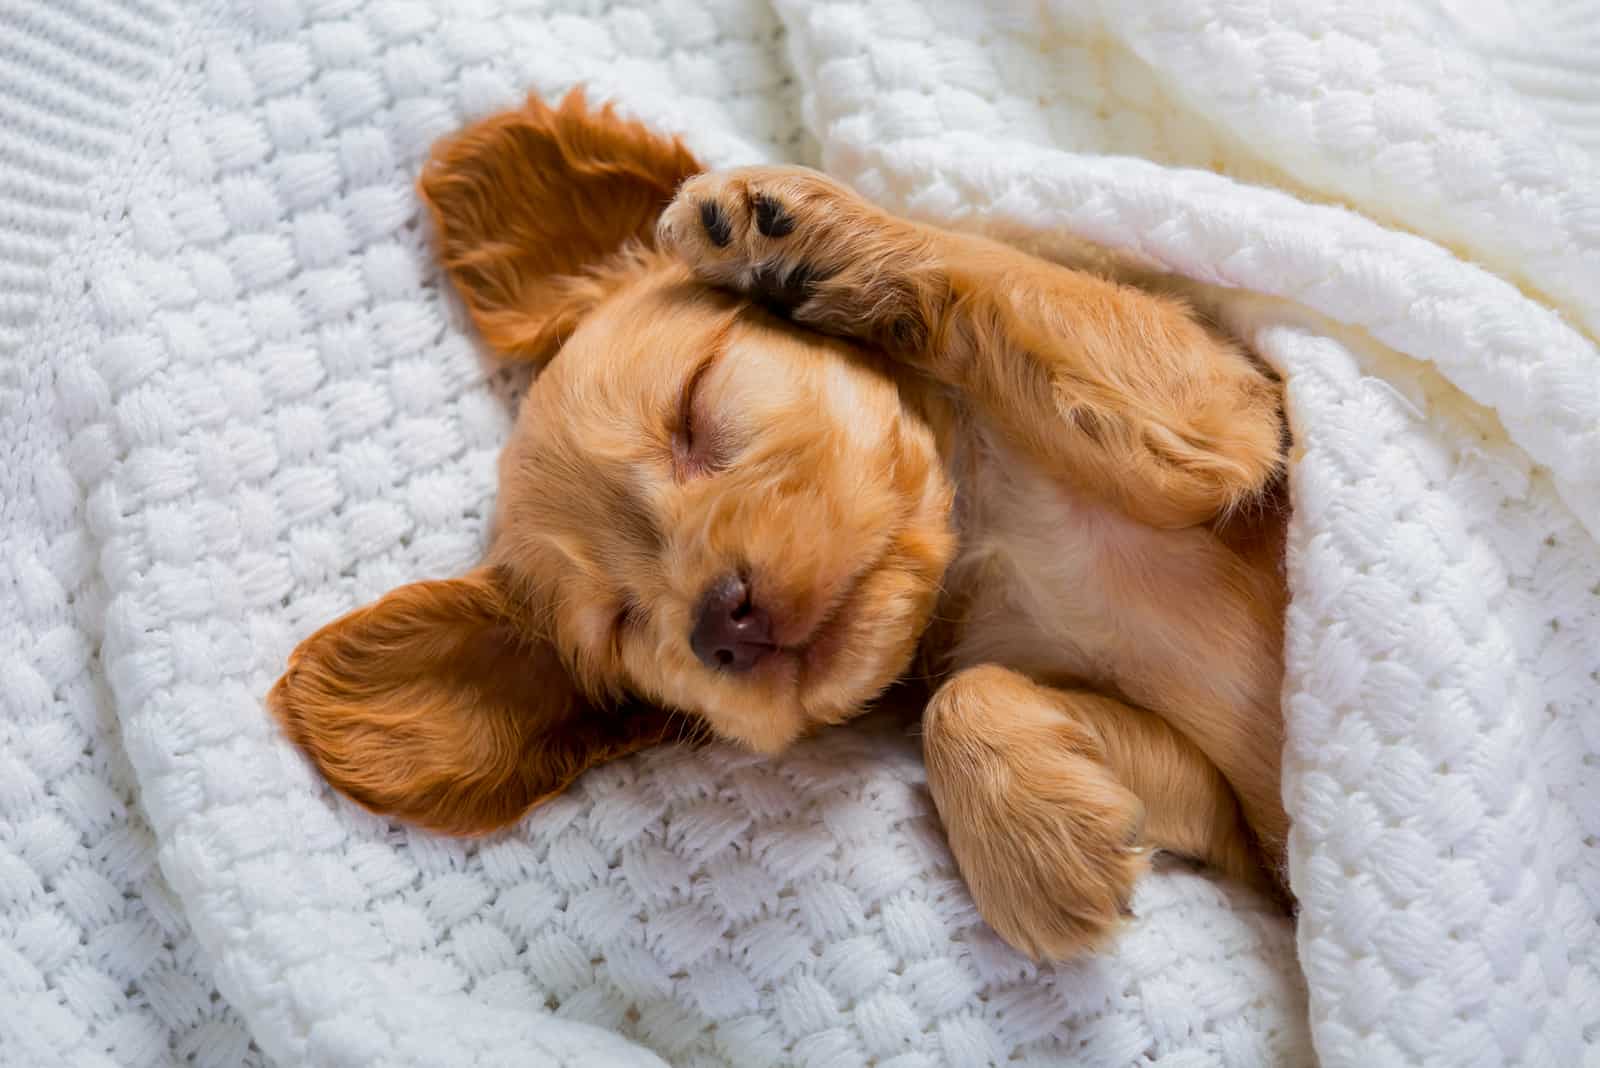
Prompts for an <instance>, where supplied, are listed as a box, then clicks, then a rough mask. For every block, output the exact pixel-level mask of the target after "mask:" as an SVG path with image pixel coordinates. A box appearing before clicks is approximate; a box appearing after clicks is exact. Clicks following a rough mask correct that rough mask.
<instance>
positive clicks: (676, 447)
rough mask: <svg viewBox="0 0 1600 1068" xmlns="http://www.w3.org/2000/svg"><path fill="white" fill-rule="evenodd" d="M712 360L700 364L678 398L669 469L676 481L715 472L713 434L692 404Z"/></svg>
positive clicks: (714, 434) (714, 442)
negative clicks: (670, 466)
mask: <svg viewBox="0 0 1600 1068" xmlns="http://www.w3.org/2000/svg"><path fill="white" fill-rule="evenodd" d="M714 362H715V357H714V356H713V357H711V358H709V359H706V360H703V361H701V363H700V365H699V366H698V367H696V368H695V369H694V371H693V372H692V373H691V374H690V375H689V377H688V378H687V379H685V380H684V383H683V389H682V391H681V392H680V393H679V395H678V410H677V414H676V418H675V426H674V429H673V432H672V466H673V470H674V472H675V473H676V475H677V477H678V478H680V479H684V478H693V477H694V476H696V475H703V474H706V473H707V472H709V471H713V470H715V469H716V449H715V445H716V440H715V439H716V432H715V428H714V427H708V426H707V425H705V422H704V419H703V413H702V412H701V411H700V410H699V408H698V406H697V405H696V403H695V401H696V397H697V396H698V395H699V391H700V383H701V382H702V381H703V380H704V378H705V376H706V372H707V371H709V370H710V369H711V365H712V364H713V363H714Z"/></svg>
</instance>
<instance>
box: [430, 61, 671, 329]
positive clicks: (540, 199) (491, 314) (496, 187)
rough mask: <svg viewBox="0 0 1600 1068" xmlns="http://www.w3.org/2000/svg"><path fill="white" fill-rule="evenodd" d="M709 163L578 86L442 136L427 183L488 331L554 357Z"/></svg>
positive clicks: (450, 262) (439, 228) (451, 259)
mask: <svg viewBox="0 0 1600 1068" xmlns="http://www.w3.org/2000/svg"><path fill="white" fill-rule="evenodd" d="M701 170H702V168H701V166H700V163H699V161H698V160H696V159H695V158H694V156H693V155H692V154H691V153H690V152H689V150H688V149H687V148H685V147H684V146H683V144H682V143H681V142H679V141H678V140H676V139H675V138H667V137H663V136H661V135H660V134H657V133H654V132H653V131H651V130H650V129H649V128H647V127H645V126H644V125H642V124H640V123H637V122H632V121H627V120H624V119H621V118H619V117H618V116H617V114H616V112H615V111H614V110H613V108H612V107H611V106H610V105H606V106H605V107H603V108H600V109H598V110H596V109H593V108H591V107H589V105H588V103H587V101H586V100H585V99H584V95H583V91H582V90H581V89H574V90H573V91H572V92H570V93H568V94H567V96H566V98H565V99H563V100H562V101H561V104H560V105H559V106H558V107H556V108H553V109H552V108H550V107H548V106H546V105H545V104H544V103H543V102H542V101H540V100H538V99H537V98H533V97H530V98H529V100H528V102H527V104H525V105H524V106H523V107H521V108H518V109H516V110H515V111H507V112H503V113H501V114H498V115H493V116H491V117H489V118H487V119H483V120H481V121H479V122H477V123H474V124H473V125H471V126H469V127H467V128H466V129H465V130H463V131H461V132H460V133H459V134H456V135H455V136H453V137H450V138H448V139H447V140H445V141H442V142H440V143H439V144H438V145H437V146H435V148H434V150H433V154H432V156H431V158H430V159H429V161H428V163H427V164H426V166H425V167H424V169H423V172H422V177H421V179H420V181H419V183H418V186H419V189H420V191H421V194H422V199H423V201H424V203H426V204H427V206H428V210H429V211H430V213H431V214H432V217H433V225H434V229H435V232H436V234H437V240H438V253H439V258H440V260H441V261H442V262H443V264H444V267H445V271H446V273H447V274H448V275H449V276H450V279H451V281H452V282H453V283H454V284H455V287H456V288H457V289H458V290H459V291H460V293H461V295H462V297H463V298H464V299H465V300H466V304H467V308H468V309H469V311H470V312H471V314H472V318H473V321H474V322H475V323H476V324H477V327H478V331H479V333H481V334H482V335H483V338H484V340H485V341H486V342H487V343H488V344H489V345H490V346H491V347H492V348H494V349H495V350H496V351H498V352H499V353H500V354H501V355H503V356H507V357H510V358H515V359H529V360H535V361H543V360H546V359H548V358H549V357H550V356H551V355H553V353H554V351H555V349H556V348H557V347H558V346H559V343H560V339H561V338H563V337H564V336H565V335H566V334H568V333H570V332H571V329H572V327H573V326H575V325H576V324H577V321H578V320H579V319H580V318H582V316H583V315H584V314H586V313H587V312H588V310H589V309H591V308H592V307H593V306H594V305H595V304H596V303H598V302H599V301H600V300H602V299H604V297H605V295H606V294H607V293H609V292H611V291H612V290H614V289H615V288H616V286H617V285H618V284H620V282H621V281H624V280H626V278H627V277H630V276H631V275H632V273H633V271H634V270H636V269H637V268H638V267H639V256H638V255H637V253H638V252H639V251H640V250H647V249H650V248H652V247H653V246H654V242H655V224H656V219H657V217H658V216H660V214H661V211H662V209H663V208H665V207H666V205H667V202H668V201H670V200H671V199H672V196H673V193H674V192H676V190H677V188H678V186H679V185H680V184H681V183H682V182H683V181H684V179H686V178H688V177H690V176H691V175H694V174H697V173H699V172H700V171H701ZM630 252H631V253H632V254H631V255H630Z"/></svg>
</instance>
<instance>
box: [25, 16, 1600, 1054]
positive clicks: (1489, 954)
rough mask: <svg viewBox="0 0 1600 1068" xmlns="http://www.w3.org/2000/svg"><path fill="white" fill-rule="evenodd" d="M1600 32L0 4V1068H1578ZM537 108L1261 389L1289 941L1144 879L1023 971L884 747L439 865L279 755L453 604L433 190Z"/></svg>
mask: <svg viewBox="0 0 1600 1068" xmlns="http://www.w3.org/2000/svg"><path fill="white" fill-rule="evenodd" d="M984 7H989V8H992V9H993V10H992V11H990V12H989V13H987V14H985V13H983V11H982V8H984ZM1597 26H1600V9H1597V8H1596V5H1595V4H1594V2H1593V0H1548V2H1546V3H1544V4H1542V5H1530V4H1516V5H1512V4H1496V5H1477V6H1476V7H1474V4H1472V3H1469V2H1467V0H1459V2H1443V0H1441V2H1439V3H1429V2H1428V0H1414V2H1413V3H1412V4H1410V5H1406V4H1390V5H1379V4H1374V3H1370V2H1368V0H1291V2H1276V0H1275V2H1271V3H1269V2H1267V0H1147V2H1142V3H1122V2H1119V0H1101V2H1093V0H1077V2H1069V0H1048V2H1040V3H1031V4H1028V5H1021V4H1016V5H1013V4H999V3H996V4H990V5H978V4H969V3H959V2H955V0H951V2H949V3H938V2H934V0H837V2H828V3H806V2H802V0H779V2H778V3H777V6H776V10H773V9H772V8H771V7H770V6H769V5H768V3H766V2H765V0H661V2H660V3H651V2H646V0H636V2H632V3H629V2H626V0H461V2H455V3H449V2H444V0H437V2H429V0H372V2H356V0H212V2H209V3H196V4H189V5H181V6H180V5H178V4H176V3H169V2H168V0H51V2H48V3H44V2H37V0H0V518H3V526H0V538H3V542H0V546H3V550H4V551H3V556H0V576H3V581H0V1065H5V1066H12V1065H19V1066H20V1065H58V1064H59V1065H73V1066H76V1065H117V1066H143V1065H165V1064H187V1063H193V1064H198V1065H216V1066H232V1065H240V1064H248V1065H258V1064H265V1063H269V1062H276V1063H280V1064H283V1065H364V1064H385V1065H455V1064H508V1065H554V1066H577V1065H585V1066H588V1065H600V1066H607V1068H609V1066H614V1065H616V1066H621V1065H643V1064H659V1063H660V1060H658V1059H657V1058H660V1059H661V1060H665V1061H668V1062H670V1063H673V1064H676V1065H713V1064H718V1065H733V1066H737V1068H751V1066H757V1065H767V1064H772V1065H779V1064H798V1065H810V1066H816V1068H833V1066H847V1065H858V1064H859V1065H866V1064H876V1065H880V1066H891V1065H892V1066H894V1068H913V1066H934V1065H953V1066H958V1068H965V1066H968V1065H979V1064H988V1063H1000V1062H1006V1063H1011V1062H1018V1063H1033V1064H1067V1065H1074V1064H1076V1065H1092V1066H1114V1065H1124V1064H1139V1065H1148V1064H1161V1065H1168V1066H1175V1065H1233V1066H1247V1065H1265V1064H1302V1063H1309V1062H1311V1061H1312V1060H1313V1059H1314V1058H1317V1057H1319V1058H1320V1059H1321V1060H1322V1061H1323V1062H1324V1063H1326V1064H1329V1065H1348V1066H1351V1068H1369V1066H1385V1065H1438V1066H1441V1068H1445V1066H1448V1068H1457V1066H1461V1065H1485V1066H1487V1065H1501V1064H1507V1065H1509V1064H1519V1065H1577V1064H1591V1065H1592V1064H1600V849H1597V847H1596V842H1597V839H1600V774H1596V771H1595V765H1596V764H1597V763H1600V714H1597V713H1600V707H1597V706H1600V696H1597V695H1600V685H1597V683H1600V675H1597V672H1600V548H1597V541H1596V538H1597V535H1600V483H1597V475H1600V354H1597V351H1596V345H1595V338H1596V337H1597V336H1600V181H1597V166H1596V163H1595V160H1594V158H1593V157H1591V156H1590V155H1588V154H1587V153H1586V151H1585V149H1583V148H1582V147H1581V146H1583V145H1590V146H1593V145H1600V138H1597V137H1596V134H1597V132H1600V112H1597V110H1596V108H1597V104H1600V89H1597V88H1596V87H1597V86H1600V76H1597V75H1596V71H1595V70H1594V69H1593V68H1585V66H1584V64H1585V63H1586V62H1590V61H1592V60H1593V57H1594V56H1596V55H1600V47H1596V46H1597V45H1600V39H1597V38H1600V32H1597V31H1596V29H1595V28H1596V27H1597ZM1585 35H1588V36H1587V39H1586V36H1585ZM579 80H583V81H587V82H589V83H590V84H591V85H592V86H593V87H594V90H595V95H597V96H600V97H606V96H615V97H617V98H618V99H620V100H621V101H623V102H624V103H625V105H626V106H627V107H628V108H629V109H630V110H632V111H633V112H634V113H636V114H639V115H641V116H642V117H644V118H647V119H649V120H651V121H653V122H656V123H659V124H660V125H661V126H663V127H664V128H669V129H673V130H678V131H682V132H683V133H685V134H686V135H687V136H688V138H689V140H690V141H691V143H692V144H693V145H694V147H695V148H696V149H697V150H698V151H699V152H700V153H701V154H702V155H703V157H704V158H706V159H707V160H709V161H711V162H713V163H717V164H722V163H731V162H744V161H754V160H776V159H798V160H802V161H807V162H813V163H820V164H821V165H823V166H825V167H826V168H828V169H829V170H831V171H833V172H834V173H836V174H838V175H840V176H842V177H844V178H845V179H847V180H849V181H850V182H852V183H854V184H855V185H857V186H858V188H860V189H862V190H863V191H864V192H865V193H867V194H868V195H870V196H872V197H874V198H876V199H878V200H879V201H881V202H883V203H884V204H886V205H887V206H889V207H891V208H893V209H895V210H897V211H901V212H904V213H907V214H912V215H916V216H920V217H924V218H928V219H932V220H936V221H940V222H943V223H946V224H948V225H953V226H964V227H974V228H981V229H985V230H988V231H990V232H992V233H995V234H998V235H1000V236H1003V237H1006V238H1009V239H1013V240H1017V241H1021V242H1026V243H1029V244H1031V245H1033V246H1035V247H1036V248H1039V249H1041V250H1042V251H1045V252H1047V253H1048V252H1059V253H1061V254H1066V253H1067V252H1068V251H1069V250H1070V245H1071V242H1072V240H1073V239H1074V238H1082V237H1087V238H1091V239H1094V240H1096V241H1099V242H1103V243H1105V244H1107V245H1110V246H1112V247H1114V248H1116V249H1119V250H1122V251H1124V252H1127V253H1130V254H1133V255H1135V256H1137V257H1139V258H1141V259H1143V260H1144V261H1146V262H1148V263H1150V264H1153V265H1156V266H1160V267H1163V268H1166V269H1169V270H1171V271H1174V272H1178V273H1181V274H1184V275H1188V276H1190V277H1192V278H1194V279H1196V280H1198V281H1199V282H1201V283H1204V284H1206V285H1207V286H1208V287H1210V289H1209V292H1211V293H1212V294H1213V295H1214V296H1215V297H1216V299H1217V300H1218V302H1219V305H1220V307H1221V308H1222V310H1223V313H1224V314H1225V315H1226V316H1228V318H1229V319H1230V321H1231V322H1232V323H1233V325H1234V326H1235V327H1236V328H1237V329H1239V330H1240V331H1242V332H1243V333H1244V334H1245V336H1247V337H1249V338H1250V339H1252V340H1253V342H1254V343H1255V345H1256V346H1257V347H1258V348H1259V349H1260V350H1261V351H1262V352H1263V353H1264V354H1265V355H1266V356H1267V358H1268V359H1270V360H1271V361H1273V363H1275V364H1276V365H1277V366H1278V367H1279V368H1280V369H1282V370H1283V371H1284V372H1286V374H1287V375H1288V380H1289V400H1290V408H1291V418H1292V421H1293V425H1294V430H1295V434H1296V440H1297V444H1296V451H1295V454H1294V457H1293V476H1292V485H1293V492H1294V500H1295V506H1296V513H1295V519H1294V523H1293V528H1292V537H1291V557H1290V570H1291V576H1290V577H1291V582H1292V585H1293V591H1294V603H1293V607H1292V610H1291V614H1290V618H1289V630H1288V663H1289V677H1288V681H1287V687H1286V694H1285V708H1286V710H1287V715H1288V721H1289V739H1290V741H1289V749H1288V754H1287V779H1286V787H1285V788H1286V796H1287V801H1288V805H1289V810H1290V812H1291V814H1292V815H1293V817H1294V819H1295V832H1294V837H1293V842H1292V868H1293V883H1294V888H1295V890H1296V892H1297V894H1298V895H1299V898H1300V901H1301V902H1302V904H1303V909H1304V911H1303V913H1302V916H1301V919H1300V923H1299V927H1298V931H1297V932H1296V931H1295V930H1294V929H1292V928H1291V927H1290V926H1289V925H1288V924H1287V923H1286V922H1284V921H1282V920H1281V919H1278V918H1275V917H1274V916H1273V915H1272V914H1270V913H1269V912H1267V911H1265V910H1264V909H1263V908H1262V906H1261V905H1260V903H1259V902H1257V901H1255V900H1254V899H1252V898H1251V897H1250V896H1249V895H1247V894H1245V893H1244V892H1242V891H1238V890H1235V889H1232V888H1230V887H1228V886H1225V885H1223V884H1220V883H1218V882H1215V881H1213V880H1212V879H1210V878H1209V877H1207V876H1205V875H1202V874H1198V873H1194V872H1190V871H1187V870H1182V869H1169V870H1163V871H1161V872H1159V873H1158V874H1156V875H1155V876H1154V877H1152V878H1151V879H1150V880H1148V881H1147V883H1146V884H1145V885H1144V887H1143V888H1142V890H1141V891H1140V893H1139V895H1138V897H1137V899H1136V901H1135V910H1136V912H1137V914H1138V915H1137V920H1136V921H1135V922H1133V923H1132V924H1131V926H1130V928H1129V930H1128V931H1127V933H1126V935H1125V936H1124V937H1123V938H1122V940H1121V942H1120V943H1119V944H1118V946H1117V948H1116V950H1115V951H1114V952H1112V953H1109V954H1107V955H1104V956H1101V957H1097V958H1094V959H1090V960H1085V961H1082V962H1079V963H1076V964H1073V965H1071V966H1062V967H1043V968H1037V967H1033V966H1031V965H1029V964H1028V963H1026V962H1025V961H1024V960H1022V959H1021V958H1020V957H1018V956H1017V955H1015V954H1014V953H1012V952H1010V951H1008V950H1007V949H1005V948H1004V947H1003V946H1002V945H1000V944H999V943H998V942H997V941H996V940H995V939H994V937H993V936H992V935H990V934H989V933H988V932H987V931H986V929H985V928H984V927H983V926H982V925H981V924H980V923H978V921H977V919H976V917H975V916H974V914H973V911H972V908H971V905H970V902H969V900H968V898H967V896H966V893H965V891H964V890H963V889H962V887H961V884H960V882H959V880H958V878H957V877H956V875H955V872H954V871H953V868H952V866H951V862H950V859H949V857H948V855H947V854H946V852H945V849H944V846H943V844H942V839H941V836H940V833H939V830H938V827H937V824H936V821H935V819H934V817H933V813H932V808H931V805H930V802H929V799H928V796H927V793H926V790H925V788H924V785H923V781H922V773H921V769H920V764H919V761H918V758H917V752H916V746H915V744H914V741H913V740H912V739H908V738H905V737H902V736H900V735H898V734H896V733H894V732H893V731H890V730H887V729H885V728H883V727H879V726H874V725H872V724H864V725H860V726H856V727H852V728H848V729H842V730H839V731H836V732H834V733H832V734H830V735H828V736H825V737H823V738H821V739H818V740H816V741H814V742H810V743H807V744H805V745H802V746H800V747H798V748H797V749H796V750H795V751H794V752H793V753H792V754H790V755H788V756H786V757H784V758H782V759H780V760H776V761H771V762H767V761H761V760H757V759H754V758H751V757H749V756H746V755H742V754H740V753H737V752H735V751H732V750H730V749H727V748H712V749H709V750H705V751H700V752H694V753H688V752H674V751H661V752H657V753H653V754H647V755H644V756H641V757H639V758H636V759H632V760H629V761H624V762H621V763H619V764H616V765H614V766H610V767H607V768H604V769H601V770H599V771H596V772H594V773H591V774H590V775H589V776H587V777H586V778H585V779H584V780H583V781H582V782H581V783H580V784H579V785H578V787H577V788H575V789H574V790H573V791H571V792H570V793H569V794H568V795H567V796H565V797H563V798H561V799H559V800H557V801H555V802H553V803H551V804H549V805H548V806H546V807H544V808H542V809H540V810H538V811H537V812H536V813H535V814H533V815H532V816H531V817H530V818H529V819H528V820H527V821H526V822H525V823H524V824H523V825H522V826H521V827H520V828H519V829H518V830H517V831H516V832H514V833H510V834H506V835H503V836H500V837H497V838H494V839H491V840H488V841H484V842H481V843H463V842H458V841H449V840H442V839H437V838H432V837H428V836H424V835H420V834H416V833H412V832H410V831H407V830H403V829H398V828H394V827H391V826H388V825H386V824H384V823H382V822H381V821H378V820H375V819H373V818H371V817H369V816H366V815H363V814H361V813H359V812H357V811H356V810H355V809H354V808H352V807H351V806H349V805H348V804H345V803H343V802H341V801H339V800H337V799H335V798H334V797H332V796H331V795H330V794H329V793H328V792H327V791H326V790H325V788H323V787H322V785H321V784H320V783H319V781H318V780H317V779H316V777H315V776H314V775H313V774H312V773H311V772H310V771H309V770H308V769H307V767H306V765H305V764H304V763H303V762H302V761H301V760H300V759H299V758H298V756H297V755H296V754H295V753H293V752H292V751H291V750H290V749H289V747H288V746H286V744H285V743H284V742H283V741H282V740H281V739H280V737H279V736H278V734H277V732H276V731H275V729H274V727H273V725H272V724H271V723H270V721H269V719H268V717H267V715H266V714H265V712H264V711H263V709H262V705H261V695H262V694H263V693H264V692H265V690H266V688H267V686H268V685H269V683H270V682H271V681H272V679H273V678H274V677H275V676H276V674H277V673H278V671H279V670H280V668H281V667H282V664H283V662H284V657H285V655H286V654H287V652H288V651H289V649H290V648H291V647H292V646H293V645H294V643H295V641H296V640H297V639H298V638H300V637H302V636H303V635H305V634H306V633H308V632H309V631H310V630H311V629H312V628H313V627H315V626H316V625H318V624H320V623H322V622H324V621H326V620H328V619H330V618H332V617H333V616H334V615H336V614H337V613H339V612H340V611H342V610H344V609H346V608H349V607H351V606H353V605H355V604H357V603H358V602H362V601H366V600H368V599H370V598H372V597H375V596H377V595H378V594H380V593H382V592H383V591H385V590H386V589H388V588H390V587H392V586H394V585H396V584H399V583H400V582H403V581H406V580H410V579H414V578H420V577H424V576H440V575H447V574H451V573H454V572H458V571H460V570H461V569H463V568H465V567H466V566H468V565H469V564H470V563H472V562H473V560H474V557H475V554H476V553H477V551H478V550H479V547H480V545H481V543H482V536H483V533H484V522H485V516H486V515H487V514H488V511H489V508H490V505H491V501H492V494H493V489H494V467H493V461H494V458H495V455H496V452H497V450H498V448H499V445H500V443H501V441H502V440H503V438H504V435H505V433H506V430H507V428H508V425H509V419H510V401H509V397H510V394H511V392H512V390H513V385H512V383H510V382H508V381H507V380H506V379H505V378H504V377H503V376H498V375H494V374H492V373H489V372H487V371H486V370H485V366H484V364H483V363H482V362H481V361H480V360H479V358H478V356H477V354H476V353H475V352H474V349H473V345H472V343H471V341H470V340H469V337H468V335H467V334H466V333H465V332H464V331H463V329H462V327H461V324H460V322H459V321H458V320H457V319H456V318H455V317H453V315H452V313H451V311H450V305H449V304H448V302H447V301H446V300H445V298H444V297H443V295H442V293H441V290H440V287H439V281H438V278H437V275H436V274H435V272H434V271H433V268H432V267H431V265H430V262H429V258H428V254H427V245H426V237H425V234H424V233H423V232H422V231H421V230H420V229H419V221H418V220H419V216H418V212H417V205H416V202H415V199H414V196H413V193H412V190H411V183H412V180H413V176H414V174H415V172H416V169H417V165H418V162H419V160H420V159H421V156H422V154H423V152H424V151H425V149H426V147H427V145H428V144H429V143H430V141H432V140H433V139H434V138H435V137H437V136H439V135H441V134H444V133H446V132H448V131H450V130H452V129H453V128H455V127H457V126H459V125H460V124H461V123H463V122H464V121H466V120H467V119H468V118H470V117H472V116H476V115H480V114H483V113H485V112H488V111H490V110H493V109H496V108H499V107H502V106H507V105H510V104H514V103H515V102H517V101H518V99H519V98H520V96H521V95H522V94H523V93H525V92H526V91H527V90H529V89H533V90H536V91H539V92H542V93H545V94H555V93H558V92H560V91H561V90H563V89H565V88H566V87H567V86H569V85H571V84H572V83H574V82H576V81H579ZM1184 168H1193V169H1184ZM158 862H159V864H158ZM1297 949H1298V953H1297V952H1296V950H1297ZM1308 993H1309V997H1308Z"/></svg>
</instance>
